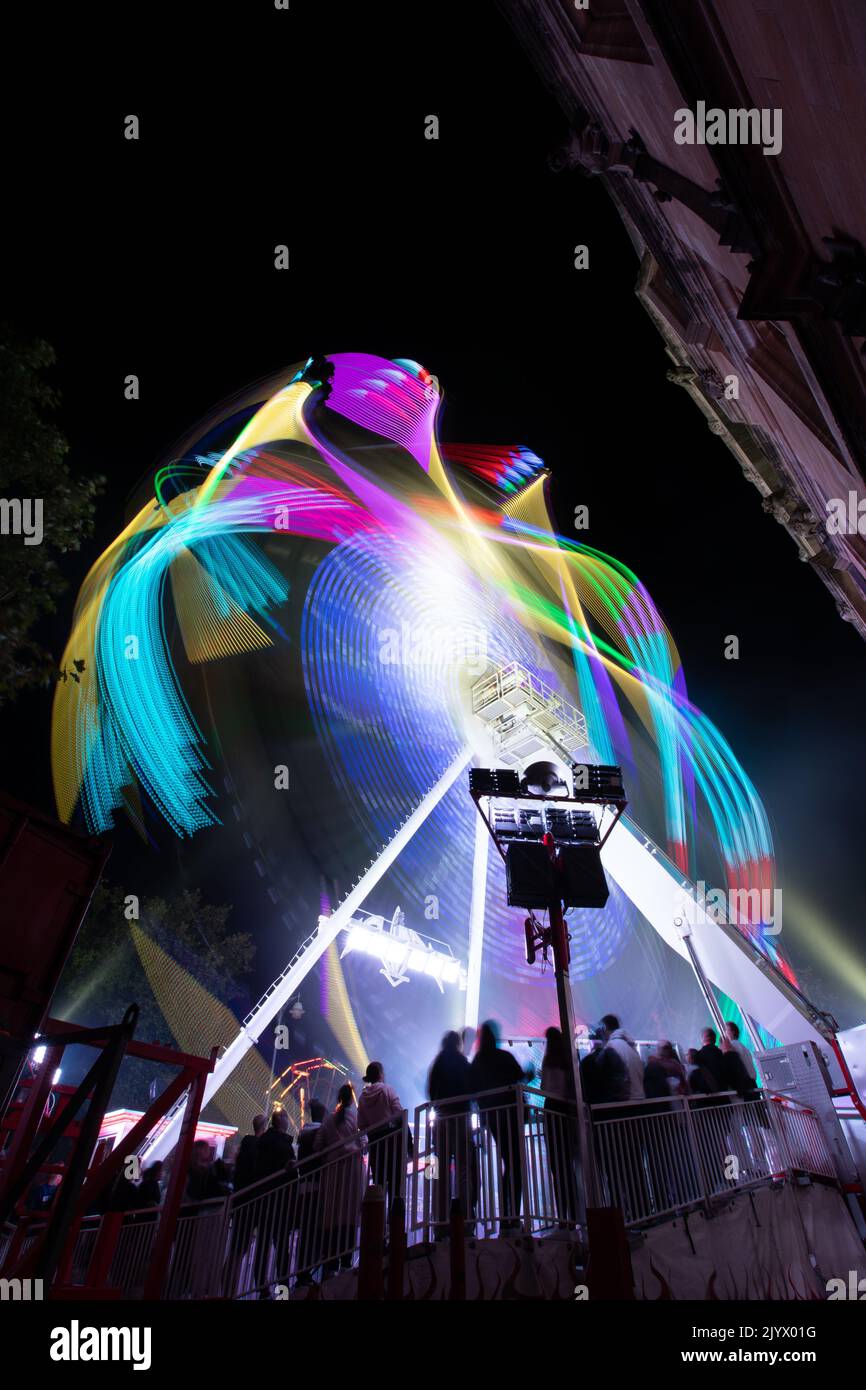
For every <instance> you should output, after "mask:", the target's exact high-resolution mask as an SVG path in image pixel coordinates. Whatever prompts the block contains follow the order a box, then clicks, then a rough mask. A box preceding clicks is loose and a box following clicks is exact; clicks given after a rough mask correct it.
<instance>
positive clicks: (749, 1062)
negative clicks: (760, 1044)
mask: <svg viewBox="0 0 866 1390" xmlns="http://www.w3.org/2000/svg"><path fill="white" fill-rule="evenodd" d="M725 1032H726V1033H727V1035H728V1039H729V1041H730V1044H731V1047H732V1048H733V1049H734V1051H735V1052H736V1054H737V1056H738V1057H739V1059H740V1061H741V1062H742V1064H743V1066H744V1068H745V1070H746V1075H747V1076H748V1078H749V1083H750V1087H751V1089H752V1090H754V1089H755V1088H756V1087H757V1085H758V1069H757V1067H756V1066H755V1059H754V1057H753V1056H752V1054H751V1052H750V1051H749V1049H748V1048H747V1047H746V1045H745V1043H744V1042H742V1041H741V1040H740V1029H739V1025H738V1024H736V1023H735V1022H734V1020H733V1019H732V1018H729V1019H728V1021H727V1023H726V1024H725Z"/></svg>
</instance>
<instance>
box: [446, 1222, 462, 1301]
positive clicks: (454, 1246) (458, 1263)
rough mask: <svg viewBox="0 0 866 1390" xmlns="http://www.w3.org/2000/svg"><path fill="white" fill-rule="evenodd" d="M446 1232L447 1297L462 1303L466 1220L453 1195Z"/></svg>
mask: <svg viewBox="0 0 866 1390" xmlns="http://www.w3.org/2000/svg"><path fill="white" fill-rule="evenodd" d="M448 1234H449V1236H450V1247H451V1248H450V1252H449V1254H450V1258H451V1290H450V1292H449V1294H448V1297H449V1299H451V1300H452V1301H453V1302H458V1303H462V1302H465V1300H466V1222H465V1221H464V1219H463V1207H462V1206H461V1204H460V1198H459V1197H455V1198H454V1199H453V1201H452V1203H451V1216H450V1220H449V1230H448Z"/></svg>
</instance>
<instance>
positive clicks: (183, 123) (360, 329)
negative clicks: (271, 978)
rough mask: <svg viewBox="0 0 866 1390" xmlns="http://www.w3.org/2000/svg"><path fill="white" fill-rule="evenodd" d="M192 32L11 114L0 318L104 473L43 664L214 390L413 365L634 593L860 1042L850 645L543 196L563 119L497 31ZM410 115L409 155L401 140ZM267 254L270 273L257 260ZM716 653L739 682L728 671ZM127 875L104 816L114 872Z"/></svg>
mask: <svg viewBox="0 0 866 1390" xmlns="http://www.w3.org/2000/svg"><path fill="white" fill-rule="evenodd" d="M469 9H471V10H472V11H473V14H474V15H475V20H474V22H473V24H472V25H468V24H467V23H466V11H468V10H469ZM199 14H200V18H201V21H202V26H204V25H206V26H207V28H206V29H205V28H204V27H202V29H200V30H197V32H196V33H195V35H193V34H191V33H188V34H183V33H181V32H180V31H179V30H171V31H170V32H171V33H172V39H171V42H166V40H165V24H166V20H165V17H164V16H162V15H160V12H159V9H158V7H155V6H154V7H150V6H148V7H147V8H146V9H145V10H141V11H139V12H138V15H137V19H136V25H137V28H138V31H139V36H138V40H137V41H136V43H135V44H134V45H132V47H130V46H129V43H128V40H127V42H126V44H125V46H124V47H123V48H122V49H118V50H117V51H116V52H112V44H113V43H114V36H113V34H112V31H111V29H110V27H109V26H99V25H97V24H96V22H95V21H93V20H91V19H90V18H89V17H88V15H87V13H83V14H82V13H78V14H76V17H75V22H76V27H77V29H78V42H79V47H80V48H81V50H82V51H83V52H84V55H85V56H84V57H83V58H80V59H79V60H77V61H76V62H75V64H74V65H73V64H70V65H69V66H68V68H67V69H66V70H65V71H63V72H58V73H49V72H47V71H45V70H40V72H39V73H38V74H36V73H34V82H33V84H32V86H31V87H30V88H29V95H28V97H27V98H26V99H25V100H24V102H23V104H21V103H20V102H19V104H18V107H17V110H16V112H15V116H14V124H13V125H10V123H9V120H8V119H7V140H8V136H9V132H10V130H11V133H12V143H11V149H10V148H9V147H8V145H7V161H8V164H9V167H8V169H7V186H9V187H11V188H12V189H13V190H17V192H16V193H15V194H14V196H13V198H12V201H11V203H10V204H9V206H8V208H7V218H8V217H9V216H10V215H11V218H12V225H11V227H10V226H8V225H7V232H8V233H9V239H10V245H9V246H8V248H7V253H6V257H5V263H4V269H5V276H4V280H5V285H4V295H3V298H4V301H5V305H6V308H5V313H6V316H7V317H8V318H10V319H11V321H12V322H13V324H14V325H15V327H16V328H18V329H19V330H20V331H22V332H26V333H32V334H36V335H39V336H41V337H43V338H45V339H46V340H47V341H48V342H50V343H51V344H52V345H53V347H54V348H55V350H56V353H57V357H58V365H57V369H56V372H55V382H56V385H57V387H58V389H59V391H60V393H61V397H62V405H61V410H60V418H59V423H60V425H61V428H62V429H63V432H64V433H65V435H66V436H67V438H68V439H69V441H70V444H71V454H70V462H71V465H72V467H73V470H74V471H76V472H81V473H86V472H100V473H104V474H106V475H107V477H108V480H109V481H108V487H107V490H106V493H105V495H104V497H103V498H102V500H101V503H100V508H99V518H98V534H97V535H96V537H95V538H94V540H93V542H92V543H91V544H90V545H89V546H88V550H87V554H86V555H82V556H81V557H80V558H79V559H78V560H77V561H76V560H75V559H74V558H73V559H72V561H71V562H70V563H69V564H68V566H67V569H68V574H69V578H70V588H69V591H68V594H67V601H66V603H65V604H64V606H63V609H62V611H61V612H60V613H59V614H58V615H57V618H56V621H54V622H53V624H51V625H49V626H48V628H47V629H46V630H45V631H44V633H43V637H44V640H45V641H46V642H47V643H48V644H49V645H50V646H51V648H52V650H56V651H57V652H58V653H59V652H60V651H61V650H62V646H63V641H64V638H65V634H66V630H67V627H68V622H69V617H70V613H71V607H72V602H73V599H74V595H75V590H76V588H77V585H78V583H79V582H80V580H81V578H82V577H83V574H84V572H85V569H86V567H87V565H88V564H89V563H90V562H91V561H92V559H94V558H95V557H96V555H97V554H98V553H99V552H100V551H101V550H102V548H103V547H104V546H105V544H107V543H108V541H109V540H110V539H111V538H112V537H113V536H114V535H116V533H117V530H118V529H119V523H120V521H121V518H122V514H123V509H124V506H125V503H126V499H127V497H128V496H129V494H130V492H131V491H132V490H133V489H134V487H135V486H136V484H137V483H138V482H139V481H140V480H141V479H142V477H143V476H144V475H146V474H147V472H148V470H149V469H150V468H151V467H152V465H153V463H154V461H155V459H156V458H157V457H158V456H159V455H161V454H162V453H164V452H165V451H166V450H167V449H168V448H169V447H170V445H171V442H172V440H173V439H175V438H176V437H178V436H179V435H181V434H182V433H183V432H184V431H185V430H186V429H187V427H188V426H190V425H191V424H192V423H193V422H194V421H196V420H197V419H198V418H199V417H200V416H202V415H203V414H204V413H205V412H206V411H207V410H208V409H209V408H210V407H211V406H212V405H214V404H215V403H216V402H218V401H219V400H220V399H221V398H223V397H225V396H227V395H228V394H230V393H232V392H234V391H235V390H237V389H238V388H239V387H241V386H242V385H243V384H244V383H245V382H248V381H251V380H254V379H256V378H258V377H260V376H263V375H265V374H266V373H268V372H271V371H274V370H276V369H278V368H280V367H281V366H282V365H284V364H287V363H289V362H292V361H295V360H298V359H302V358H304V357H306V356H307V355H308V354H312V353H318V352H328V351H337V350H342V351H365V352H374V353H380V354H382V355H384V356H388V357H390V356H403V357H410V358H414V359H417V360H418V361H420V362H421V363H423V364H424V365H425V366H426V367H427V368H429V370H430V371H432V372H434V373H435V374H436V375H437V376H438V377H439V379H440V381H441V382H442V384H443V387H444V390H445V404H444V407H443V412H442V417H441V428H442V434H443V438H444V439H446V440H449V439H450V440H458V441H461V442H472V441H474V442H479V443H483V442H495V443H505V442H508V443H526V444H527V445H529V446H531V447H532V448H533V449H535V450H536V452H537V453H539V454H540V455H541V457H542V458H543V459H544V460H545V462H546V463H547V464H548V465H549V466H550V467H551V468H552V469H553V471H554V476H555V480H556V498H557V505H558V508H559V511H560V515H561V527H562V529H563V531H564V532H565V533H566V534H568V533H569V529H570V517H571V516H572V515H573V508H574V505H575V504H576V503H584V504H586V505H587V506H588V507H589V511H590V530H589V532H588V534H587V533H584V534H583V536H582V538H583V539H587V540H588V541H589V542H590V543H591V544H593V545H595V546H598V547H599V548H600V549H602V550H607V551H609V552H610V553H611V554H613V555H616V556H617V557H618V558H620V559H622V560H623V561H625V562H626V563H627V564H628V565H629V566H630V567H631V568H632V569H633V570H635V572H636V573H637V574H638V575H639V576H640V577H641V579H642V580H643V581H644V583H645V584H646V585H647V587H648V589H649V591H650V593H651V594H652V595H653V596H654V598H655V600H656V602H657V604H658V605H659V607H660V609H661V611H662V613H663V614H664V615H665V618H666V620H667V623H668V625H669V627H670V629H671V631H672V633H673V635H674V638H675V640H676V642H677V644H678V646H679V649H680V654H681V656H682V659H683V664H684V667H685V672H686V676H687V679H688V683H689V689H690V694H691V697H692V699H693V700H695V702H696V703H697V704H698V705H699V706H700V707H701V708H702V709H704V710H705V711H706V712H707V713H708V714H709V715H710V717H711V718H713V719H714V720H715V721H716V723H717V724H718V725H719V727H720V728H721V729H722V730H723V732H724V733H725V734H726V736H727V737H728V739H729V741H730V743H731V744H732V746H733V748H734V750H735V752H736V753H737V755H738V756H739V758H740V759H741V761H742V762H743V764H744V766H745V767H746V770H747V771H748V772H749V774H750V775H751V777H752V779H753V781H754V782H755V784H756V786H757V788H758V790H759V792H760V793H761V795H762V796H763V798H764V801H765V804H766V807H767V811H768V814H769V816H770V821H771V825H772V827H773V833H774V837H775V841H776V852H777V857H778V867H779V882H780V884H781V887H782V890H783V894H784V898H785V904H784V912H785V922H786V925H787V927H788V931H787V932H786V933H785V938H784V940H783V949H785V950H786V952H787V954H788V955H789V956H790V957H791V959H792V960H793V962H794V964H795V967H796V968H797V969H798V971H800V973H801V975H802V978H803V982H804V984H805V986H806V989H807V993H810V994H812V995H813V996H814V998H815V1002H816V1003H818V1004H820V1005H822V1006H823V1007H825V1008H829V1009H830V1010H831V1011H833V1012H835V1013H836V1015H837V1017H838V1019H839V1022H840V1024H841V1025H842V1026H850V1025H852V1024H854V1023H858V1022H860V1021H862V1019H863V1017H864V1016H866V933H864V929H863V926H862V922H861V903H862V892H861V888H860V872H861V864H860V858H861V856H860V854H859V853H858V852H857V847H858V844H859V837H860V831H859V828H858V811H859V808H860V804H861V800H862V789H861V781H862V776H863V770H864V767H866V734H864V729H863V721H862V710H863V708H864V695H866V651H864V647H863V643H862V641H861V640H860V639H859V638H858V636H857V635H856V633H855V632H854V631H853V630H852V629H851V628H850V627H848V626H846V625H845V624H844V623H843V622H842V621H841V620H840V619H839V618H838V616H837V614H836V611H835V607H834V604H833V601H832V599H831V597H830V595H829V593H828V592H827V591H826V590H825V589H824V587H823V586H822V584H821V582H820V580H819V579H818V577H817V576H816V575H815V573H814V572H813V571H812V570H811V569H810V568H809V567H808V566H807V565H804V564H801V563H799V561H798V559H797V553H796V549H795V547H794V545H793V543H792V541H791V540H790V539H789V537H788V536H787V535H786V534H785V532H784V531H783V530H782V529H781V528H780V527H779V526H777V524H776V523H775V522H774V521H772V520H771V519H770V518H769V517H767V516H766V515H765V514H764V513H763V512H762V510H761V505H760V498H759V495H758V493H757V492H756V491H755V489H754V488H753V487H752V486H751V485H750V484H748V483H747V482H746V481H745V479H744V478H743V477H742V476H741V474H740V472H739V469H738V466H737V464H736V462H735V460H734V459H733V458H732V457H731V455H730V454H729V453H728V452H727V450H726V449H725V447H724V445H723V444H722V443H721V442H720V441H719V440H718V439H716V438H715V437H714V436H712V435H711V434H710V433H709V431H708V430H707V428H706V424H705V422H704V420H703V418H702V417H701V415H700V414H699V412H698V410H697V408H696V407H695V406H694V405H693V404H692V403H691V402H690V401H689V399H688V397H687V396H686V394H685V393H684V392H682V391H681V390H679V389H678V388H677V387H675V386H673V385H670V384H669V383H668V382H667V381H666V380H665V371H666V369H667V366H668V365H669V363H668V359H667V358H666V356H665V353H664V349H663V345H662V341H661V339H660V338H659V337H658V335H657V334H656V331H655V329H654V328H653V327H652V325H651V323H650V321H649V319H648V318H647V317H646V316H645V314H644V311H643V310H642V308H641V307H640V305H639V304H638V302H637V300H636V299H635V297H634V283H635V279H636V275H637V269H638V267H637V262H636V259H635V256H634V253H633V250H632V248H631V245H630V243H629V242H628V239H627V237H626V234H625V232H624V230H623V228H622V226H621V224H620V222H619V219H618V217H617V215H616V213H615V211H614V209H613V206H612V204H611V203H610V201H609V200H608V197H607V195H606V193H605V191H604V188H603V187H602V185H601V184H600V183H598V182H594V181H592V180H584V179H581V178H579V177H578V176H576V175H568V174H560V175H554V174H552V173H551V172H550V171H549V169H548V166H547V156H548V155H549V153H550V152H551V151H552V150H553V149H554V148H555V147H556V145H557V144H558V143H559V142H560V140H561V139H562V138H563V136H564V135H565V133H566V124H565V119H564V117H563V115H562V113H561V112H560V110H559V109H558V107H557V106H556V105H555V103H554V102H553V100H552V99H551V98H550V97H549V96H548V94H547V93H546V91H545V90H544V88H543V87H542V85H541V83H540V81H539V79H538V78H537V76H536V74H535V72H534V70H533V69H532V68H531V66H530V64H529V61H528V59H527V57H526V55H525V54H524V53H523V52H522V51H521V50H520V48H519V47H518V45H517V43H516V40H515V39H514V38H513V36H512V34H511V31H510V30H509V29H508V27H507V24H506V22H505V20H504V19H503V18H502V16H501V15H500V14H499V12H498V11H497V10H496V9H495V8H494V7H492V6H487V5H486V4H480V3H473V4H472V5H471V6H469V5H467V4H466V3H465V0H464V3H463V4H457V3H452V4H450V5H449V4H440V5H438V6H436V7H423V8H422V9H421V10H416V8H415V7H413V6H406V5H405V3H404V4H402V5H401V4H399V3H396V0H388V3H377V4H376V5H374V6H357V7H356V6H351V5H348V4H347V5H343V6H338V7H333V6H325V5H322V4H319V3H315V4H314V3H308V4H304V3H301V0H298V3H295V0H292V6H291V9H290V11H289V12H288V13H284V12H277V11H274V10H273V8H268V7H267V6H262V7H260V8H258V9H256V8H254V7H250V10H249V12H246V11H245V12H244V20H243V26H242V33H241V32H240V31H239V30H238V29H237V24H236V22H235V21H231V22H230V21H229V20H228V19H225V20H224V19H222V18H220V17H219V16H215V15H214V14H213V13H212V11H211V10H210V9H209V8H205V9H202V10H201V11H200V12H199ZM410 15H411V16H412V18H411V20H410ZM419 16H420V18H419ZM87 26H91V28H90V29H88V27H87ZM106 45H107V47H106ZM362 54H363V59H362V57H361V55H362ZM130 112H134V113H136V114H138V115H139V116H140V119H141V129H142V138H141V140H140V141H139V142H137V143H135V142H128V141H126V140H124V138H123V118H124V116H125V115H126V114H128V113H130ZM430 113H435V114H436V115H438V117H439V120H440V138H439V140H438V141H428V140H425V139H424V134H423V130H424V119H425V116H427V115H428V114H430ZM25 190H26V192H25ZM283 242H285V243H287V244H288V245H289V247H290V254H291V270H290V271H289V272H288V273H278V272H276V271H275V270H274V268H273V248H274V246H275V245H276V244H278V243H283ZM578 243H585V244H587V245H588V246H589V249H590V269H589V270H587V271H582V272H578V271H576V270H575V269H574V267H573V248H574V246H575V245H576V244H578ZM127 373H136V374H138V375H139V377H140V380H141V390H142V397H141V400H140V401H138V402H129V401H126V400H125V399H124V395H123V380H124V377H125V376H126V374H127ZM728 634H736V635H737V636H738V637H739V639H740V653H741V655H740V659H739V661H726V660H725V659H724V656H723V648H724V639H725V637H726V635H728ZM49 710H50V692H46V693H44V694H40V695H38V696H35V697H28V698H26V699H22V700H21V701H19V703H18V704H17V705H16V706H14V707H11V708H10V709H8V710H7V711H5V712H4V716H3V740H2V743H3V770H2V774H0V784H2V785H3V786H4V788H6V789H7V790H9V791H10V792H12V793H13V794H15V795H17V796H19V797H21V798H22V799H24V800H26V801H29V802H31V803H33V804H35V805H38V806H41V807H44V808H45V809H51V807H52V801H51V791H50V775H49V767H48V719H49ZM143 853H144V852H143V850H142V848H141V847H140V845H139V842H138V840H137V839H136V837H135V835H134V834H133V832H132V831H131V830H130V829H129V828H128V827H126V826H124V825H122V824H121V825H120V826H119V828H118V831H117V836H116V848H115V859H114V864H113V872H114V873H115V875H116V876H128V875H129V874H130V873H134V872H137V871H138V869H139V868H140V867H141V862H142V856H143ZM202 887H203V890H204V892H205V894H207V885H202ZM239 925H241V924H239ZM858 970H859V975H858V973H857V972H858Z"/></svg>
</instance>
